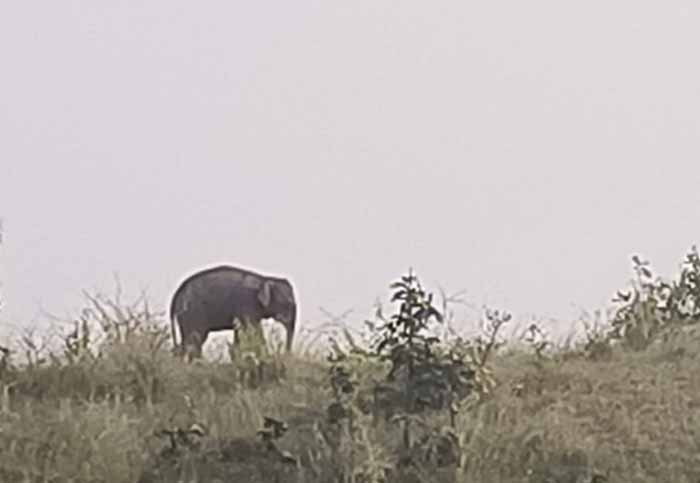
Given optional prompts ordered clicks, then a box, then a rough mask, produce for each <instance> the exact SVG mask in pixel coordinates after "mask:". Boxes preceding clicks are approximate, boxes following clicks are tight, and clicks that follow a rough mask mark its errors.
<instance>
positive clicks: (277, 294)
mask: <svg viewBox="0 0 700 483" xmlns="http://www.w3.org/2000/svg"><path fill="white" fill-rule="evenodd" d="M258 300H260V304H261V305H262V307H263V310H264V317H270V318H273V319H275V320H277V321H279V322H281V323H282V324H284V326H285V328H286V329H287V346H286V347H287V351H288V352H289V351H291V349H292V341H293V340H294V328H295V325H296V318H297V304H296V301H295V300H294V289H293V288H292V284H290V283H289V281H288V280H285V279H268V280H265V282H263V284H262V287H261V288H260V291H259V292H258Z"/></svg>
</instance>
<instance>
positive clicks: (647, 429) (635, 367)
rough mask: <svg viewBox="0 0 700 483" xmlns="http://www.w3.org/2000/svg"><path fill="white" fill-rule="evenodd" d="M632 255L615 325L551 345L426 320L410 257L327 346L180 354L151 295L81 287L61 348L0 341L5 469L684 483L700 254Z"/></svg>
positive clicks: (501, 322)
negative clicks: (666, 269) (125, 296)
mask: <svg viewBox="0 0 700 483" xmlns="http://www.w3.org/2000/svg"><path fill="white" fill-rule="evenodd" d="M633 262H634V266H633V268H634V273H635V276H636V278H635V280H634V283H633V286H632V288H631V289H630V291H624V290H623V291H620V293H619V294H618V295H617V297H616V304H617V306H616V312H615V316H614V317H613V319H612V322H611V323H610V325H609V326H605V325H600V324H595V325H593V324H590V323H589V324H585V334H584V337H583V338H581V340H574V341H570V343H569V344H567V345H566V346H565V347H558V346H556V345H555V344H554V343H553V342H551V341H550V340H548V338H547V335H546V333H545V332H544V331H543V330H542V329H541V328H540V327H538V326H537V325H531V326H529V327H528V330H527V331H526V336H525V337H524V338H523V341H524V342H525V344H524V345H523V344H517V343H516V342H517V341H510V340H507V339H506V338H505V337H504V336H503V328H504V327H506V326H508V325H509V324H512V321H511V316H510V315H509V314H508V313H507V312H503V311H496V310H485V313H484V320H483V321H482V322H483V324H482V334H481V335H479V336H478V337H474V338H469V339H466V338H462V337H459V336H457V335H456V334H454V333H450V332H447V331H444V330H441V329H442V327H443V324H444V323H445V320H444V319H445V316H446V312H447V310H446V309H445V306H444V305H443V306H441V308H440V309H439V310H438V309H437V308H436V307H435V304H434V302H433V298H432V295H431V294H430V293H428V292H427V291H426V290H425V289H424V288H423V287H422V286H421V284H420V282H419V280H418V278H417V277H416V276H415V275H414V274H413V273H409V274H408V275H406V276H404V277H401V279H400V280H398V281H397V282H396V283H394V284H392V285H391V290H392V299H391V310H390V311H389V312H388V313H389V315H385V310H378V311H377V314H376V316H375V317H374V319H373V320H371V321H368V322H367V324H366V332H365V333H364V335H365V336H362V335H354V334H353V333H352V332H351V331H349V330H341V331H340V332H339V333H338V335H336V336H335V337H332V338H331V339H330V340H329V344H328V346H329V348H330V353H329V354H327V357H323V356H322V355H321V354H320V353H318V352H316V353H313V352H309V351H307V352H306V353H304V354H303V355H299V354H297V355H288V354H284V353H283V352H282V351H281V350H278V348H276V347H269V348H268V350H266V351H262V352H258V353H257V355H255V356H253V355H251V356H250V357H242V358H239V359H238V360H236V361H235V362H234V363H232V362H230V361H205V360H195V361H194V362H191V363H188V362H185V361H183V360H181V359H179V358H177V357H175V356H174V355H173V353H172V350H171V343H170V340H169V332H168V331H167V327H168V325H167V324H166V323H165V321H164V314H160V313H154V312H153V311H152V310H151V309H150V307H149V305H148V301H147V299H146V298H144V297H141V298H138V299H136V300H135V301H133V302H130V303H125V302H123V301H122V300H121V296H118V297H116V298H115V299H113V300H112V299H110V298H106V297H103V296H99V295H91V294H86V305H85V309H84V310H83V311H82V312H81V313H80V314H79V316H78V317H77V318H76V320H75V321H74V323H73V325H72V326H71V330H70V331H69V332H67V333H65V334H63V337H62V340H61V347H56V346H55V345H51V344H48V345H46V346H42V344H40V343H39V342H37V338H36V334H34V337H29V336H27V337H25V338H23V339H20V340H18V341H17V343H16V344H15V345H14V346H13V347H11V348H7V349H6V348H3V350H2V351H1V352H0V481H3V482H32V483H33V482H53V483H59V482H90V483H99V482H104V483H108V482H109V483H112V482H114V483H118V482H129V483H134V482H139V483H157V482H239V481H240V482H324V483H325V482H357V483H360V482H361V483H381V482H399V481H401V482H513V483H515V482H532V483H535V482H537V483H539V482H543V483H544V482H556V483H559V482H561V483H564V482H571V483H574V482H598V483H600V482H611V483H612V482H640V483H641V482H669V483H684V482H687V483H690V482H693V483H696V482H698V481H700V451H699V450H700V422H699V420H698V418H697V417H696V414H697V413H696V411H697V410H698V408H699V407H700V379H698V376H697V374H698V373H699V372H700V371H699V370H698V369H700V367H699V364H698V358H697V357H696V354H697V353H698V350H699V349H700V341H699V339H698V337H697V336H696V333H695V327H696V324H697V322H698V319H699V318H700V305H699V302H698V299H699V298H700V258H699V257H698V254H697V251H696V250H695V248H693V249H692V250H691V251H690V253H689V254H688V256H687V258H686V259H685V262H684V263H683V265H682V267H681V271H680V274H679V276H678V278H677V279H676V280H672V281H663V280H661V279H659V278H657V277H654V276H653V274H652V272H651V269H650V267H649V264H648V263H647V262H644V261H642V260H641V259H639V258H638V257H634V259H633ZM261 354H262V355H261Z"/></svg>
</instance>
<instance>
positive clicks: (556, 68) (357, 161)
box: [0, 0, 700, 332]
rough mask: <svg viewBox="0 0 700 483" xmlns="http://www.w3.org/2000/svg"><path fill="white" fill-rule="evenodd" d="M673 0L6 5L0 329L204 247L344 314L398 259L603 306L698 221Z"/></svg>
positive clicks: (428, 271)
mask: <svg viewBox="0 0 700 483" xmlns="http://www.w3.org/2000/svg"><path fill="white" fill-rule="evenodd" d="M699 20H700V5H699V4H697V2H691V1H669V2H652V1H634V2H632V1H620V0H617V1H606V2H602V1H594V2H578V3H574V2H560V1H554V0H547V1H544V0H535V1H530V2H516V1H508V2H506V1H500V2H479V3H477V2H461V1H445V2H439V3H426V2H419V1H413V0H410V1H404V2H400V3H397V2H389V1H384V0H355V1H353V2H321V1H309V0H300V1H296V2H281V1H279V2H271V1H267V2H253V3H251V2H218V1H212V2H197V3H195V2H185V1H181V0H168V1H164V0H153V1H150V2H107V1H91V2H87V1H70V0H66V1H62V2H48V1H44V2H39V1H25V2H4V3H3V4H2V5H0V60H1V62H2V64H1V73H2V75H1V76H0V217H2V219H3V232H4V233H3V244H2V246H0V282H2V286H0V296H1V297H2V300H3V302H4V305H3V307H2V309H0V322H2V330H3V332H4V331H7V330H16V329H17V328H21V327H23V326H25V325H28V324H37V323H41V322H42V320H44V317H43V316H42V310H44V311H48V312H51V313H53V314H56V315H59V316H63V315H70V314H74V313H75V311H76V310H77V309H79V308H80V307H81V305H82V303H83V298H82V295H81V290H83V289H88V290H93V289H99V290H102V291H104V292H106V293H112V292H113V289H114V278H113V277H114V274H115V273H116V274H118V276H119V278H120V280H121V284H122V285H123V287H124V289H125V290H126V291H127V292H131V293H137V292H138V291H140V290H141V289H146V290H147V292H148V294H149V296H150V298H151V301H152V303H153V304H154V305H155V306H156V308H159V309H163V308H165V307H166V305H167V303H168V302H169V298H170V295H171V294H172V292H173V290H174V289H175V288H176V286H177V285H178V283H179V282H180V281H181V280H182V279H183V278H184V277H185V276H187V275H189V274H191V273H192V272H194V271H196V270H198V269H201V268H204V267H207V266H211V265H214V264H218V263H230V264H234V265H239V266H243V267H246V268H252V269H255V270H258V271H261V272H263V273H269V274H274V275H280V276H288V277H290V279H291V280H292V282H293V284H294V286H295V289H296V292H297V295H298V298H299V301H300V309H301V313H300V318H301V320H300V326H301V327H311V326H314V325H316V324H318V323H321V322H323V321H325V320H326V317H325V316H324V315H323V313H322V312H321V311H320V310H319V307H324V308H325V309H327V310H329V311H331V312H333V313H336V314H339V313H342V312H344V311H346V310H347V309H351V308H352V309H354V310H355V312H354V313H353V315H352V316H351V317H350V319H349V321H351V322H360V321H362V320H363V319H364V318H365V317H367V316H369V315H370V313H371V307H372V305H373V303H374V301H375V299H376V298H377V297H382V296H385V295H386V294H387V286H388V284H389V283H390V282H391V281H393V280H394V279H396V278H397V277H398V276H400V275H401V274H403V273H405V272H406V271H407V269H408V267H409V266H411V267H414V269H415V270H416V271H417V273H418V275H419V277H420V278H421V280H422V281H423V282H424V283H425V284H426V285H427V286H428V288H430V289H432V290H435V289H436V288H437V287H438V286H442V287H444V288H445V289H446V290H447V291H448V292H457V291H460V290H463V289H464V290H466V292H465V298H466V300H467V301H468V302H469V303H470V304H472V306H473V307H474V308H475V310H476V311H477V312H478V309H479V308H480V307H481V305H482V304H490V305H492V306H495V307H498V308H505V309H508V310H510V311H512V312H514V313H515V314H516V315H518V316H519V317H521V318H527V317H529V316H533V315H534V316H537V317H543V318H554V319H557V320H559V321H561V322H560V323H561V324H563V325H562V327H564V328H565V329H567V330H568V328H569V323H570V321H572V320H574V319H575V318H576V317H578V315H579V314H580V311H581V310H582V309H594V308H597V307H602V306H606V305H609V301H610V299H611V297H612V296H613V295H614V292H615V291H616V290H617V289H619V288H622V287H624V286H625V284H626V283H627V281H628V279H629V278H630V277H631V275H632V271H631V262H630V256H631V255H633V254H635V253H638V254H640V255H641V256H643V257H645V258H649V259H651V261H652V263H653V267H654V268H655V269H656V270H657V271H658V272H659V273H660V274H662V275H664V276H671V275H673V274H675V273H676V270H677V267H678V265H679V263H680V262H681V261H682V259H683V256H684V254H685V253H686V252H687V250H688V249H689V248H690V247H691V245H692V244H694V243H696V242H697V241H698V240H700V223H698V222H699V221H700V220H699V216H698V214H699V212H698V207H699V206H700V189H699V184H698V182H699V181H700V163H698V155H699V154H700V146H699V142H700V137H699V136H698V134H699V126H700V124H699V120H700V87H699V86H700V64H698V62H697V60H694V59H696V55H697V52H696V51H697V46H698V45H700V30H699V29H698V28H697V27H698V25H699Z"/></svg>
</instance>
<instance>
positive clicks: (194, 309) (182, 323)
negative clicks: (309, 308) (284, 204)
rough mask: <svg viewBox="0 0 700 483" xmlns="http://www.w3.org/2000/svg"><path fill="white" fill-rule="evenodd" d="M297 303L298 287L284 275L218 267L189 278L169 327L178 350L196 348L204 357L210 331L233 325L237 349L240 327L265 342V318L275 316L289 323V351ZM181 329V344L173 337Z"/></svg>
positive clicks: (195, 352)
mask: <svg viewBox="0 0 700 483" xmlns="http://www.w3.org/2000/svg"><path fill="white" fill-rule="evenodd" d="M296 317H297V304H296V301H295V297H294V289H293V288H292V284H291V283H290V282H289V280H287V279H285V278H279V277H272V276H266V275H261V274H259V273H255V272H253V271H250V270H246V269H242V268H237V267H233V266H230V265H220V266H216V267H212V268H207V269H204V270H201V271H199V272H197V273H195V274H193V275H190V276H189V277H187V278H186V279H185V280H184V281H183V282H182V283H181V284H180V285H179V287H178V288H177V290H175V293H174V294H173V297H172V300H171V302H170V329H171V333H172V337H173V344H174V345H175V348H176V350H177V351H179V352H181V353H183V354H184V353H186V352H188V351H190V350H191V351H192V356H193V357H201V355H202V346H203V345H204V342H206V340H207V336H208V335H209V333H210V332H215V331H221V330H227V329H233V330H234V333H235V338H234V348H235V347H236V346H238V345H239V341H240V336H241V329H245V330H247V329H252V330H253V331H254V332H255V334H256V335H257V336H258V337H259V340H260V341H263V342H264V338H263V336H262V325H261V322H262V319H266V318H272V319H275V320H276V321H278V322H280V323H281V324H282V325H284V326H285V328H286V332H287V338H286V351H287V352H290V351H291V349H292V342H293V339H294V328H295V324H296ZM175 322H177V324H178V326H179V328H180V335H181V339H182V340H181V346H178V343H177V338H176V336H175Z"/></svg>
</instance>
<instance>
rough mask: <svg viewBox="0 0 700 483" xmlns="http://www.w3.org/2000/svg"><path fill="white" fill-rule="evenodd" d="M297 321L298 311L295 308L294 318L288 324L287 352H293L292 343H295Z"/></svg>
mask: <svg viewBox="0 0 700 483" xmlns="http://www.w3.org/2000/svg"><path fill="white" fill-rule="evenodd" d="M296 321H297V311H296V307H295V308H294V312H293V313H292V317H291V318H290V319H289V322H287V352H291V351H292V343H293V342H294V329H295V327H296Z"/></svg>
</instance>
